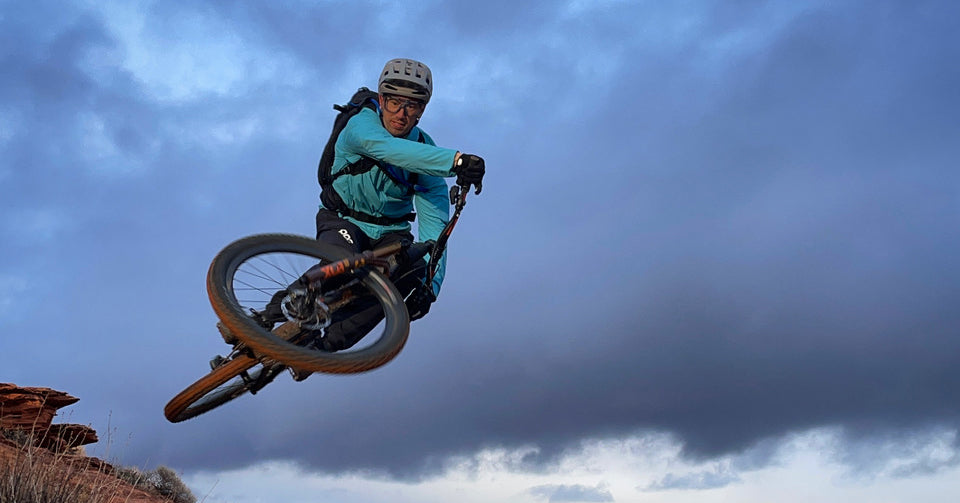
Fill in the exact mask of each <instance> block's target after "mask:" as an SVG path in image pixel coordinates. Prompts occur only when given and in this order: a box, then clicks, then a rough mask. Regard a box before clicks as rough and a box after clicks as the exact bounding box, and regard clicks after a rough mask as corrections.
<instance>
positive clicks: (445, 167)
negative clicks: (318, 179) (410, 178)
mask: <svg viewBox="0 0 960 503" xmlns="http://www.w3.org/2000/svg"><path fill="white" fill-rule="evenodd" d="M419 132H420V131H419V129H417V128H414V129H413V130H412V131H411V132H410V135H411V138H396V137H394V136H393V135H391V134H390V133H389V132H387V130H386V129H384V128H383V125H382V124H381V123H380V117H379V116H377V114H376V112H374V111H373V110H366V109H365V110H363V111H361V112H360V113H359V114H357V115H356V116H355V117H353V118H351V119H350V122H348V123H347V126H346V127H345V128H344V129H343V131H342V132H341V133H340V138H339V139H338V141H337V143H338V147H341V148H344V149H345V150H346V151H348V152H349V153H350V154H354V155H357V156H359V155H363V156H367V157H370V158H372V159H376V160H378V161H384V162H386V163H389V164H392V165H394V166H398V167H400V168H403V169H405V170H407V171H410V172H412V173H421V174H424V175H432V176H442V177H448V176H452V175H453V173H452V171H451V169H452V168H453V162H454V158H455V157H456V155H457V151H456V150H453V149H449V148H442V147H437V146H435V145H431V144H430V143H420V142H417V141H416V140H417V138H416V135H417V134H418V133H419ZM410 140H413V141H410Z"/></svg>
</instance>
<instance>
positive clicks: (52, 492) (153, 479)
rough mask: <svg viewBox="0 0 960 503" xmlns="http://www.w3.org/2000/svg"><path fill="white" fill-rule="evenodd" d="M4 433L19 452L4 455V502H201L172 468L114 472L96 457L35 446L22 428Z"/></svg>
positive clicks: (0, 498)
mask: <svg viewBox="0 0 960 503" xmlns="http://www.w3.org/2000/svg"><path fill="white" fill-rule="evenodd" d="M2 433H3V438H2V439H0V441H4V443H5V444H7V445H8V446H11V447H12V448H11V449H8V451H13V452H15V454H13V455H7V456H3V457H0V503H123V502H137V501H146V500H145V499H144V498H145V497H147V494H149V495H155V496H157V497H158V498H151V499H154V500H157V499H163V500H166V501H172V502H174V503H195V502H196V498H195V497H194V496H193V494H192V493H191V492H190V489H188V488H187V486H186V485H185V484H184V483H183V482H182V481H181V480H180V478H179V477H178V476H177V474H176V472H174V471H173V470H171V469H169V468H167V467H164V466H161V467H159V468H157V469H156V470H154V471H150V472H142V471H140V470H137V469H135V468H119V469H114V468H113V467H112V466H110V465H108V464H106V463H103V462H102V461H100V460H98V459H96V458H87V457H83V456H76V455H72V454H69V453H54V452H51V451H49V450H47V449H42V448H38V447H34V446H33V443H34V442H33V437H32V435H30V433H28V432H24V431H22V430H3V431H2ZM144 493H146V494H144ZM148 498H149V497H148Z"/></svg>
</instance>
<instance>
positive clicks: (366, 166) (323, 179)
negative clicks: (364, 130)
mask: <svg viewBox="0 0 960 503" xmlns="http://www.w3.org/2000/svg"><path fill="white" fill-rule="evenodd" d="M333 108H334V110H336V111H337V112H338V113H337V117H336V118H335V119H334V121H333V131H331V132H330V138H329V139H328V140H327V145H326V146H325V147H323V155H321V156H320V165H319V166H318V167H317V181H319V182H320V202H322V203H323V207H324V208H327V209H330V210H335V211H337V212H339V213H340V214H341V215H346V216H349V217H352V218H355V219H357V220H360V221H361V222H367V223H371V224H378V225H390V224H396V223H399V222H412V221H413V220H414V218H416V214H414V213H409V214H407V215H404V216H402V217H384V216H380V217H377V216H373V215H370V214H367V213H363V212H361V211H357V210H355V209H353V208H350V207H349V206H347V204H346V203H344V202H343V199H342V198H341V197H340V194H337V191H336V190H334V188H333V181H334V180H336V179H337V178H339V177H341V176H343V175H359V174H361V173H366V172H367V171H370V170H371V169H373V168H374V167H378V168H380V169H383V172H384V173H385V174H386V175H387V176H388V177H390V179H391V180H393V181H394V182H396V183H398V184H400V185H402V186H405V187H407V190H408V191H409V192H408V193H411V194H412V193H413V192H414V190H415V186H416V183H417V174H416V173H409V177H408V179H407V180H404V179H403V178H401V177H400V176H398V175H397V174H395V173H392V172H391V170H390V169H384V168H383V167H381V166H380V165H379V164H378V163H377V161H376V160H374V159H371V158H369V157H361V158H360V160H359V161H357V162H355V163H353V164H348V165H347V166H345V167H344V168H343V169H342V170H340V171H338V172H337V174H335V175H334V174H333V173H332V169H333V159H334V155H335V154H334V146H335V145H336V143H337V138H338V137H339V136H340V131H343V128H344V127H346V126H347V121H349V120H350V119H351V118H352V117H353V116H354V115H357V114H358V113H360V111H361V110H363V109H364V108H369V109H370V110H373V111H374V112H377V111H378V110H377V93H376V92H375V91H371V90H369V89H367V88H366V87H361V88H360V89H358V90H357V92H356V93H354V95H353V97H352V98H350V101H349V102H348V103H347V104H346V105H333ZM418 141H420V142H421V143H423V142H424V139H423V133H421V134H420V137H419V138H418Z"/></svg>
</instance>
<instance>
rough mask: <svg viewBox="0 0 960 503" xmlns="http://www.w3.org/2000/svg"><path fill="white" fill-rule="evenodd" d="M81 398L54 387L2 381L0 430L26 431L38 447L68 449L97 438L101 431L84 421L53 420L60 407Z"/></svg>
mask: <svg viewBox="0 0 960 503" xmlns="http://www.w3.org/2000/svg"><path fill="white" fill-rule="evenodd" d="M77 401H79V399H78V398H76V397H73V396H70V395H68V394H66V393H64V392H62V391H57V390H53V389H50V388H32V387H20V386H17V385H16V384H12V383H0V430H3V431H4V432H5V436H9V435H14V434H22V435H23V436H24V438H29V440H30V441H31V442H32V443H33V444H34V445H35V446H37V447H43V448H46V449H49V450H51V451H54V452H65V451H68V450H71V449H76V448H78V447H80V446H83V445H87V444H92V443H95V442H97V432H96V431H95V430H94V429H93V428H91V427H89V426H84V425H82V424H53V418H54V417H55V416H56V415H57V411H58V410H60V409H61V408H63V407H66V406H68V405H72V404H74V403H76V402H77Z"/></svg>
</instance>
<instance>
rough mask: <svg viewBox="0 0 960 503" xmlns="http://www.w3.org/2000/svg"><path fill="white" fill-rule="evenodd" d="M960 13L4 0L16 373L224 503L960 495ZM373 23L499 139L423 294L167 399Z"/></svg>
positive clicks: (70, 416) (438, 128)
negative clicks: (402, 325)
mask: <svg viewBox="0 0 960 503" xmlns="http://www.w3.org/2000/svg"><path fill="white" fill-rule="evenodd" d="M958 11H960V8H958V7H957V6H955V5H954V3H952V2H946V1H942V2H941V1H915V2H896V1H880V2H866V1H860V2H858V1H847V2H818V1H811V2H772V1H770V2H765V1H750V0H743V1H736V2H706V1H684V2H669V3H668V2H628V1H613V0H610V1H594V2H579V1H569V2H526V3H523V4H516V3H514V2H498V1H494V2H483V3H482V5H481V3H480V2H435V1H428V2H418V3H417V4H416V5H415V6H414V5H404V4H393V3H389V2H363V1H360V2H339V1H326V2H296V1H289V2H248V3H246V4H243V5H234V4H233V3H230V2H207V3H202V2H175V1H174V2H150V1H140V2H79V1H78V2H45V1H37V2H18V1H4V2H0V41H2V43H0V61H2V65H3V69H4V71H3V72H2V73H0V159H2V161H0V333H2V334H3V339H2V340H3V345H2V348H3V349H2V353H3V354H4V355H6V356H5V357H4V358H3V360H4V363H5V365H4V371H3V374H2V380H3V381H10V382H14V383H17V384H20V385H25V386H47V387H52V388H55V389H59V390H63V391H66V392H68V393H71V394H73V395H75V396H77V397H79V398H80V400H81V401H80V402H79V403H78V404H77V405H74V406H72V407H71V408H70V410H68V411H64V416H65V417H64V418H62V419H63V420H64V421H69V422H78V423H83V424H91V425H93V426H94V427H95V428H96V429H97V430H98V431H99V432H100V433H101V438H102V439H103V441H101V443H100V444H101V445H100V446H99V447H98V449H100V453H101V454H102V455H104V456H106V457H112V458H117V460H118V461H120V462H122V463H124V464H132V465H139V466H145V467H151V466H155V465H158V464H165V465H168V466H171V467H173V468H175V469H176V470H178V471H180V472H181V473H183V475H184V478H185V480H187V481H188V482H189V483H190V484H191V487H193V488H194V491H195V492H196V493H197V494H198V495H205V496H206V501H210V502H218V501H233V502H241V503H245V502H255V501H276V500H277V499H276V498H278V497H279V496H278V494H279V493H278V491H280V490H281V489H280V488H282V491H283V492H284V493H283V495H282V496H283V497H282V500H284V501H316V498H317V497H321V499H323V500H324V501H335V502H350V501H365V502H370V501H393V502H397V501H420V502H422V501H451V500H458V501H518V502H526V501H550V502H561V501H573V502H579V501H587V502H590V501H617V502H633V501H673V502H687V501H698V502H699V501H713V500H717V501H720V500H728V501H729V500H731V499H733V500H737V501H769V500H771V499H775V500H777V501H810V500H811V499H813V500H818V501H849V500H851V499H855V500H871V501H880V500H883V501H908V500H910V501H915V500H917V499H916V497H917V495H921V496H923V497H922V498H919V499H922V500H924V501H954V500H955V499H956V498H957V497H958V495H960V484H958V483H957V482H956V480H960V478H958V477H957V475H958V468H957V465H958V462H960V453H958V445H957V428H958V418H960V409H958V406H957V404H958V403H960V400H958V398H960V396H958V393H960V371H958V370H957V369H960V337H958V335H960V311H958V310H957V309H956V306H957V305H960V287H958V285H960V277H958V275H960V273H958V271H960V267H958V265H960V264H958V263H957V262H958V260H957V257H958V256H960V232H958V229H960V225H958V224H960V188H958V187H960V175H958V171H957V169H956V159H957V158H958V157H960V156H958V154H960V151H958V150H960V147H958V145H960V122H958V120H957V118H956V115H957V114H956V112H957V110H958V102H960V98H958V94H957V92H956V89H958V88H960V69H958V68H960V67H958V66H957V65H956V61H957V60H958V59H960V44H958V43H957V41H956V36H955V34H954V30H953V27H954V26H955V24H956V21H957V18H958V14H960V12H958ZM394 57H410V58H415V59H419V60H421V61H424V62H425V63H427V64H428V65H430V67H431V68H432V69H433V72H434V76H435V97H434V98H433V100H432V101H431V103H430V105H429V107H428V109H427V111H426V113H425V115H424V118H423V120H422V121H421V126H422V127H423V128H424V129H425V130H426V131H428V132H429V133H430V134H431V136H432V137H433V138H434V139H435V140H436V141H437V143H438V144H439V145H441V146H446V147H450V148H455V149H458V150H461V151H464V152H470V153H477V154H479V155H482V156H483V157H484V158H485V159H486V161H487V166H488V174H487V178H486V179H485V181H484V191H483V194H482V195H480V196H478V197H473V198H471V199H470V202H469V204H468V206H467V208H466V210H465V212H464V215H463V218H462V220H461V223H460V225H459V226H458V228H457V231H456V233H455V235H454V237H453V239H452V241H451V249H450V261H449V266H448V272H447V279H446V281H445V284H444V289H443V292H442V293H441V296H440V299H439V301H438V302H437V304H436V305H435V306H434V308H433V309H432V311H431V314H430V316H429V317H428V318H426V319H424V320H421V321H418V322H416V323H415V324H414V326H413V330H412V335H411V340H410V342H409V344H408V345H407V347H406V348H405V350H404V351H403V353H402V354H401V355H400V356H399V357H398V358H397V359H396V360H395V361H394V362H391V363H390V364H389V365H387V366H385V367H384V368H382V369H378V370H376V371H374V372H370V373H366V374H361V375H355V376H320V375H316V376H313V377H311V378H310V379H308V380H307V381H305V382H302V383H294V382H292V381H290V380H289V379H286V378H281V379H279V380H278V381H277V382H275V383H274V384H272V385H271V386H270V387H268V388H267V389H266V390H264V392H262V393H260V394H258V395H257V396H254V397H244V398H242V399H239V400H237V401H236V402H235V403H231V404H228V405H227V406H225V407H223V408H221V409H218V410H215V411H213V412H211V413H209V414H207V415H204V416H201V417H199V418H197V419H195V420H191V421H188V422H185V423H181V424H176V425H173V424H169V423H167V422H166V420H164V419H163V416H162V408H163V405H164V404H165V403H166V401H167V400H169V398H170V397H172V396H173V395H174V394H175V393H177V392H178V391H179V390H180V389H182V388H183V387H184V386H186V385H188V384H189V383H190V382H192V381H193V380H194V379H196V378H198V377H200V375H202V373H203V372H204V371H205V368H206V362H207V360H208V359H209V358H210V357H211V356H213V355H214V354H217V353H218V352H223V350H224V345H223V343H222V342H220V339H219V337H218V335H217V334H216V332H215V329H214V324H215V322H216V319H215V317H214V316H213V313H212V311H211V309H210V308H209V304H208V301H207V298H206V293H205V287H204V277H205V273H206V268H207V266H208V265H209V261H210V260H211V259H212V258H213V256H214V255H215V254H216V253H217V251H219V250H220V249H221V248H222V247H223V246H225V245H226V244H227V243H229V242H230V241H232V240H234V239H237V238H239V237H242V236H245V235H249V234H255V233H260V232H292V233H297V234H305V235H312V233H313V216H314V213H315V211H316V205H317V195H318V187H317V186H316V182H315V169H316V163H317V160H318V159H319V156H320V152H321V150H322V148H323V143H324V141H325V139H326V137H327V135H328V134H329V128H330V125H331V123H332V120H333V111H332V109H331V105H332V104H333V103H339V102H343V101H344V100H345V99H346V98H348V97H349V96H350V95H351V94H352V92H353V91H354V90H356V88H357V87H360V86H369V87H372V86H374V85H375V84H376V75H377V72H378V71H379V70H380V68H382V66H383V64H384V62H385V61H386V60H388V59H390V58H394ZM791 498H793V499H791Z"/></svg>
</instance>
